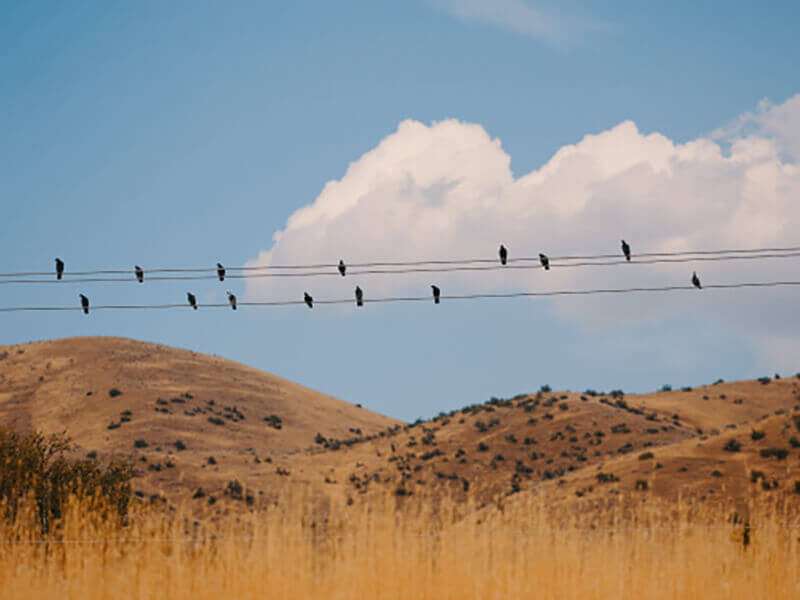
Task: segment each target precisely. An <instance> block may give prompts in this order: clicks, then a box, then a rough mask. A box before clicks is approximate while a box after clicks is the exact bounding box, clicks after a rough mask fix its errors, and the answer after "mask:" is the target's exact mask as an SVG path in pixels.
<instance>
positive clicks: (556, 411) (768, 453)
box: [0, 338, 800, 512]
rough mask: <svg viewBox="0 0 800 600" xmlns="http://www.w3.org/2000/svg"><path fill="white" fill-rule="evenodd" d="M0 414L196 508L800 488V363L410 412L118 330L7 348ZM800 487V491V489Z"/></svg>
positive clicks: (567, 501)
mask: <svg viewBox="0 0 800 600" xmlns="http://www.w3.org/2000/svg"><path fill="white" fill-rule="evenodd" d="M0 425H11V426H14V427H16V428H18V429H22V430H32V429H36V430H40V431H43V432H46V433H49V432H60V431H66V432H67V433H68V434H69V435H70V436H71V437H72V438H73V440H74V442H75V445H76V447H75V452H76V453H77V454H79V455H86V454H91V455H96V456H97V457H98V458H100V459H101V460H102V459H107V458H110V457H113V456H116V457H121V458H125V459H128V460H131V461H133V462H134V464H135V465H136V468H137V477H136V479H135V485H134V487H135V489H136V492H137V495H138V496H139V497H140V498H142V499H145V500H146V499H150V501H152V502H157V501H160V500H163V501H166V502H168V503H170V504H176V503H181V502H185V503H188V504H189V505H190V506H192V507H193V509H195V510H197V511H198V512H216V511H221V510H226V509H228V508H232V507H246V506H252V505H256V506H257V505H260V504H263V503H266V502H269V501H271V500H274V499H276V498H277V497H279V496H280V495H281V493H282V492H284V491H286V490H287V489H289V488H291V489H292V490H294V491H296V490H297V489H298V488H299V489H301V490H303V491H304V492H306V491H307V493H308V494H309V497H324V496H328V497H330V496H333V497H339V498H341V499H342V500H347V502H348V503H350V502H355V501H367V500H369V499H370V498H373V497H375V495H386V494H390V495H392V496H393V497H395V498H397V499H398V500H399V501H401V502H406V501H409V500H410V499H412V498H413V499H422V500H424V499H434V500H436V499H440V498H441V497H442V496H444V495H447V496H448V497H451V498H453V499H455V500H456V501H458V502H462V501H467V500H469V501H470V502H473V503H474V504H475V505H477V506H480V505H483V504H486V503H488V502H490V501H495V502H497V501H498V499H501V500H502V501H506V499H507V500H508V501H511V502H514V501H515V499H517V498H520V497H524V496H527V495H530V494H533V495H539V496H542V497H543V498H545V499H546V501H547V504H548V505H550V506H553V507H558V506H564V507H566V506H571V507H575V508H578V509H591V508H592V506H595V505H596V504H597V503H598V502H606V501H615V500H616V499H617V498H627V499H628V501H631V500H632V501H637V499H646V498H650V497H654V498H659V499H664V500H668V501H674V500H675V499H677V498H678V497H681V498H693V499H696V500H698V501H700V502H712V501H717V500H720V499H726V500H733V501H736V502H739V503H742V502H744V501H745V499H746V498H749V497H752V496H753V495H754V494H761V495H766V494H768V495H769V496H770V497H777V496H780V495H784V496H785V495H786V494H795V493H800V484H798V483H796V482H798V481H800V379H798V378H797V377H793V378H789V379H778V378H762V379H760V380H757V381H739V382H731V383H725V382H717V383H715V384H711V385H707V386H701V387H698V388H694V389H690V388H683V389H681V390H677V391H663V392H657V393H653V394H645V395H626V394H624V393H623V392H622V391H619V390H617V391H613V392H610V393H608V394H603V393H597V392H592V391H587V392H584V393H575V392H569V391H565V392H555V391H551V390H549V389H546V388H545V389H542V390H539V391H538V392H535V393H530V394H519V395H517V396H515V397H513V398H508V399H499V398H493V399H491V400H490V401H489V402H486V403H483V404H476V405H472V406H467V407H464V408H463V409H461V410H458V411H452V412H450V413H447V414H440V415H439V416H437V417H435V418H432V419H430V420H427V421H419V422H417V423H413V424H404V423H400V422H398V421H395V420H393V419H391V418H388V417H385V416H383V415H380V414H377V413H374V412H371V411H369V410H366V409H363V408H360V407H358V406H355V405H352V404H349V403H347V402H343V401H341V400H337V399H335V398H332V397H330V396H326V395H324V394H320V393H318V392H314V391H312V390H309V389H307V388H304V387H302V386H300V385H297V384H294V383H291V382H289V381H286V380H283V379H281V378H279V377H275V376H273V375H269V374H266V373H263V372H261V371H258V370H256V369H252V368H249V367H245V366H242V365H239V364H236V363H233V362H230V361H227V360H223V359H220V358H215V357H210V356H206V355H202V354H198V353H195V352H191V351H187V350H178V349H174V348H168V347H164V346H159V345H155V344H147V343H143V342H136V341H132V340H127V339H118V338H76V339H65V340H57V341H52V342H41V343H34V344H26V345H21V346H6V347H0ZM792 497H794V496H792Z"/></svg>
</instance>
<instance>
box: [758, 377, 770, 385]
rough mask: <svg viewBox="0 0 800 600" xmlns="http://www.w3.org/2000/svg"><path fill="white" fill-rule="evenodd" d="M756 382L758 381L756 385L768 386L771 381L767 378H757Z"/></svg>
mask: <svg viewBox="0 0 800 600" xmlns="http://www.w3.org/2000/svg"><path fill="white" fill-rule="evenodd" d="M757 381H758V383H760V384H761V385H767V384H768V383H769V382H770V381H772V379H770V378H769V377H759V378H758V379H757Z"/></svg>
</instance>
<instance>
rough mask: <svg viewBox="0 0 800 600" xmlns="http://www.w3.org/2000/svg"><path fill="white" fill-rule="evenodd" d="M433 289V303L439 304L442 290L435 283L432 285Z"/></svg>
mask: <svg viewBox="0 0 800 600" xmlns="http://www.w3.org/2000/svg"><path fill="white" fill-rule="evenodd" d="M431 290H432V291H433V303H434V304H439V296H440V295H441V293H442V291H441V290H440V289H439V288H438V287H436V286H435V285H432V286H431Z"/></svg>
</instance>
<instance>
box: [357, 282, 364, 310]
mask: <svg viewBox="0 0 800 600" xmlns="http://www.w3.org/2000/svg"><path fill="white" fill-rule="evenodd" d="M356 306H364V292H362V291H361V288H360V287H358V286H356Z"/></svg>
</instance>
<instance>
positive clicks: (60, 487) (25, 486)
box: [0, 428, 133, 533]
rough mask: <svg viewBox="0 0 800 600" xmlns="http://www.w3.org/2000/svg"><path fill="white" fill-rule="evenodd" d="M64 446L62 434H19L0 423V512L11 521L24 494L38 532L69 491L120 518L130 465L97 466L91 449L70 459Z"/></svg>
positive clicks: (57, 514)
mask: <svg viewBox="0 0 800 600" xmlns="http://www.w3.org/2000/svg"><path fill="white" fill-rule="evenodd" d="M70 450H71V446H70V440H69V438H67V437H66V436H64V435H52V436H49V437H45V436H44V435H43V434H41V433H31V434H27V435H20V434H19V433H17V432H15V431H13V430H11V429H3V428H0V506H2V511H3V512H2V513H0V514H2V516H3V517H4V518H6V519H9V520H11V521H14V520H15V519H16V517H17V515H18V512H19V511H20V509H21V508H22V506H21V505H22V504H23V503H24V502H25V501H26V500H28V499H30V500H31V501H33V502H34V503H35V506H36V516H37V518H38V521H39V525H40V527H41V531H42V533H47V532H49V531H51V528H52V526H53V523H54V521H55V520H56V519H59V518H60V517H61V516H62V515H63V511H64V508H65V506H66V503H67V501H68V499H69V497H70V496H72V495H75V496H78V498H79V499H81V500H83V501H85V502H87V503H88V508H90V509H93V510H98V511H101V512H103V513H105V514H109V515H116V516H117V517H124V516H125V515H126V514H127V511H128V505H129V502H130V498H131V487H130V480H131V478H132V477H133V468H132V466H131V465H130V464H129V463H127V462H117V461H112V462H111V463H109V464H108V465H107V466H106V467H105V468H103V467H101V466H100V464H99V463H98V462H97V461H96V460H95V459H94V456H96V453H94V454H93V455H92V453H90V457H89V458H86V459H80V460H74V459H71V458H68V454H69V452H70Z"/></svg>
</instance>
